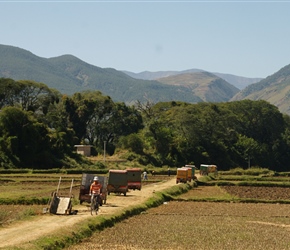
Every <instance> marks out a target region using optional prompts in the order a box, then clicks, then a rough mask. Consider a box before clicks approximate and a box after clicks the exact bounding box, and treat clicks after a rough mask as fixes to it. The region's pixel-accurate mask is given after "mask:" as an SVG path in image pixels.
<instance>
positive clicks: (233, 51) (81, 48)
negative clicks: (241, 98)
mask: <svg viewBox="0 0 290 250" xmlns="http://www.w3.org/2000/svg"><path fill="white" fill-rule="evenodd" d="M0 10H1V14H0V23H1V37H0V44H4V45H12V46H16V47H20V48H23V49H25V50H28V51H30V52H32V53H33V54H35V55H37V56H40V57H45V58H50V57H56V56H60V55H64V54H71V55H74V56H76V57H78V58H80V59H81V60H83V61H85V62H87V63H90V64H92V65H95V66H98V67H101V68H115V69H117V70H127V71H132V72H135V73H139V72H142V71H167V70H186V69H193V68H198V69H203V70H207V71H211V72H219V73H228V74H234V75H239V76H245V77H267V76H269V75H272V74H273V73H275V72H277V71H278V70H280V69H281V68H282V67H284V66H286V65H288V64H290V25H289V24H290V15H289V13H290V1H278V0H277V1H146V0H145V1H138V0H135V1H134V0H132V1H57V0H55V1H42V0H40V1H21V0H20V1H13V0H10V1H1V0H0Z"/></svg>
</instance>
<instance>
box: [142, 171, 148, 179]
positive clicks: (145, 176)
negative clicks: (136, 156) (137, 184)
mask: <svg viewBox="0 0 290 250" xmlns="http://www.w3.org/2000/svg"><path fill="white" fill-rule="evenodd" d="M143 180H144V181H147V180H148V175H147V172H146V171H144V172H143Z"/></svg>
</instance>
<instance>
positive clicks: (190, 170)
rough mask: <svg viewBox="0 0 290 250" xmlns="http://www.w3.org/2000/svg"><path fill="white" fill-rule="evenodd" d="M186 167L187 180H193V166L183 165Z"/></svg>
mask: <svg viewBox="0 0 290 250" xmlns="http://www.w3.org/2000/svg"><path fill="white" fill-rule="evenodd" d="M182 168H184V169H187V181H189V182H191V180H192V168H191V167H186V166H185V167H182Z"/></svg>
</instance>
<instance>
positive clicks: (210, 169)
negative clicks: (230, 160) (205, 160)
mask: <svg viewBox="0 0 290 250" xmlns="http://www.w3.org/2000/svg"><path fill="white" fill-rule="evenodd" d="M199 173H200V175H208V174H209V173H214V174H215V175H217V166H216V165H206V164H201V165H200V169H199Z"/></svg>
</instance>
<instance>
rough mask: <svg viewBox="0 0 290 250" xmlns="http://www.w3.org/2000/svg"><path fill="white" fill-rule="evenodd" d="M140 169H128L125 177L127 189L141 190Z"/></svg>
mask: <svg viewBox="0 0 290 250" xmlns="http://www.w3.org/2000/svg"><path fill="white" fill-rule="evenodd" d="M141 176H142V171H141V168H130V169H129V168H128V169H127V177H128V188H129V189H133V190H135V189H138V190H141Z"/></svg>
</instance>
